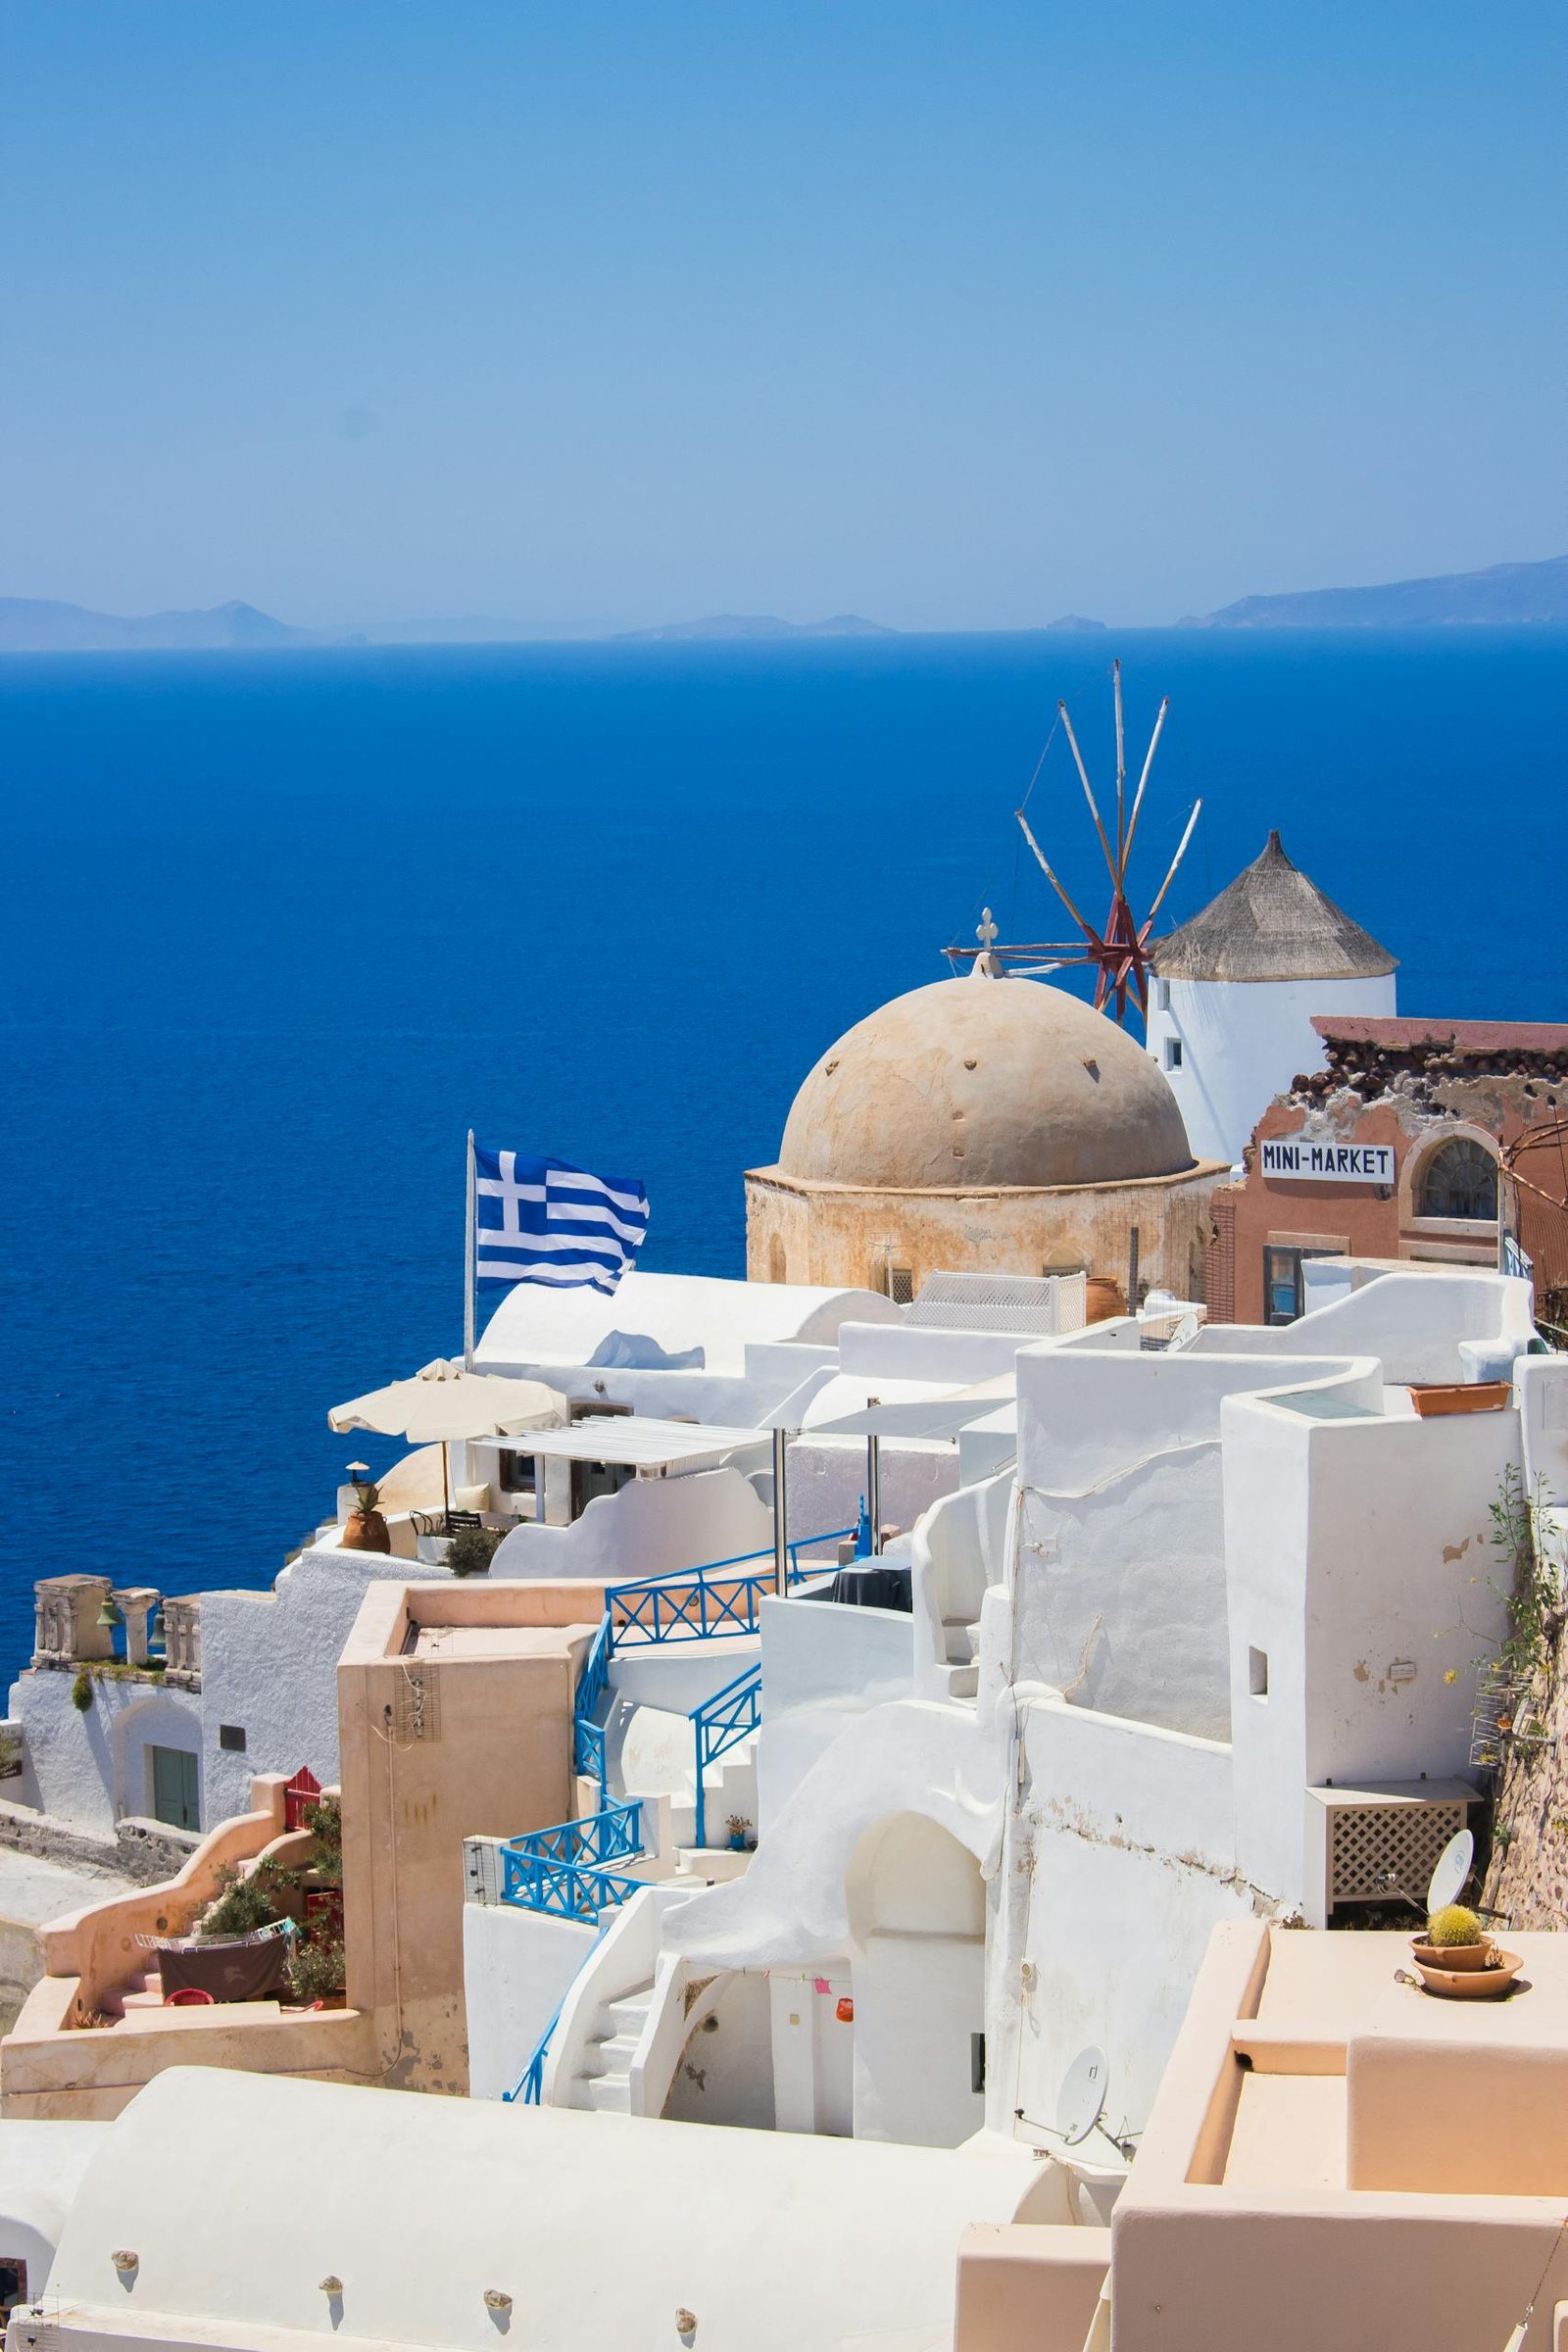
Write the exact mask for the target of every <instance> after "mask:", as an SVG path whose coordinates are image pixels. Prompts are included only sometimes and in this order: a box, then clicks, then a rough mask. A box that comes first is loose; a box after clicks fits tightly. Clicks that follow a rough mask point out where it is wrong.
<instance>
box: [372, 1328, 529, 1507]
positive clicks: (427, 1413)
mask: <svg viewBox="0 0 1568 2352" xmlns="http://www.w3.org/2000/svg"><path fill="white" fill-rule="evenodd" d="M565 1418H566V1399H565V1398H564V1397H563V1396H561V1395H559V1394H558V1392H557V1391H556V1390H555V1389H547V1388H546V1387H545V1385H544V1383H543V1381H540V1380H508V1379H505V1378H504V1377H503V1376H502V1375H501V1374H500V1373H497V1372H466V1371H465V1370H464V1368H463V1366H462V1365H461V1364H456V1363H449V1362H448V1361H447V1359H446V1358H445V1357H444V1356H439V1355H438V1356H437V1357H436V1359H435V1361H434V1363H430V1364H426V1365H425V1366H424V1367H423V1369H422V1370H421V1371H419V1372H417V1373H416V1374H415V1376H414V1378H413V1379H412V1380H394V1381H389V1382H388V1383H387V1386H386V1387H385V1388H384V1389H371V1390H370V1391H369V1392H368V1394H367V1395H366V1396H364V1397H350V1398H349V1401H348V1403H347V1404H338V1405H334V1406H333V1408H332V1410H331V1411H330V1412H329V1413H328V1414H327V1416H326V1420H327V1427H328V1428H329V1429H333V1430H335V1431H336V1432H337V1433H338V1435H339V1436H340V1437H341V1436H344V1435H346V1433H347V1432H348V1431H349V1430H351V1429H373V1430H376V1431H378V1432H379V1433H380V1435H381V1436H382V1437H386V1438H400V1437H401V1438H407V1440H408V1441H409V1444H410V1445H411V1446H440V1448H441V1485H442V1491H443V1493H445V1491H446V1473H447V1453H446V1449H447V1447H448V1446H449V1445H459V1444H462V1443H464V1442H465V1441H466V1440H467V1439H469V1438H510V1437H515V1436H516V1435H517V1434H518V1433H519V1432H520V1431H523V1430H527V1429H554V1428H558V1427H559V1426H560V1425H561V1424H562V1423H563V1422H564V1420H565Z"/></svg>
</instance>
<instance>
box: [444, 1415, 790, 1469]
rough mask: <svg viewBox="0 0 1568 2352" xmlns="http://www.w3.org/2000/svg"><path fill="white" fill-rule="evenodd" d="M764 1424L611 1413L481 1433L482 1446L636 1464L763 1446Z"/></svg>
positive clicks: (706, 1457)
mask: <svg viewBox="0 0 1568 2352" xmlns="http://www.w3.org/2000/svg"><path fill="white" fill-rule="evenodd" d="M767 1442H768V1441H767V1436H766V1433H765V1432H764V1431H762V1430H760V1429H732V1428H730V1427H729V1426H728V1425H727V1424H726V1423H724V1422H718V1421H661V1420H659V1419H658V1418H657V1417H656V1416H655V1415H654V1414H652V1413H607V1414H606V1415H605V1416H604V1418H603V1419H601V1420H594V1419H589V1420H586V1421H574V1422H572V1424H571V1426H570V1428H569V1429H530V1430H528V1431H527V1432H526V1433H525V1434H524V1435H523V1436H521V1437H516V1438H481V1439H477V1440H475V1441H474V1443H475V1444H477V1445H481V1446H504V1447H505V1448H506V1450H507V1451H508V1452H509V1453H531V1454H547V1455H549V1457H550V1458H551V1460H553V1461H565V1462H627V1463H632V1464H635V1465H636V1467H637V1468H638V1469H659V1468H666V1467H672V1466H673V1465H674V1464H675V1463H677V1462H696V1461H716V1460H718V1459H719V1458H720V1457H721V1456H722V1455H724V1454H726V1453H733V1452H735V1450H736V1448H737V1447H738V1446H765V1445H766V1444H767Z"/></svg>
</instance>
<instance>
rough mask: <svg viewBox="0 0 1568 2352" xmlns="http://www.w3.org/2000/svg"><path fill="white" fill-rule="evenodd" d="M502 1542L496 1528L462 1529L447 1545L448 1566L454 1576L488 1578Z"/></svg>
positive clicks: (499, 1531)
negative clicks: (497, 1549) (492, 1562)
mask: <svg viewBox="0 0 1568 2352" xmlns="http://www.w3.org/2000/svg"><path fill="white" fill-rule="evenodd" d="M500 1542H501V1530H500V1529H499V1528H496V1527H460V1528H459V1530H458V1532H457V1534H456V1535H455V1536H454V1537H453V1538H452V1539H451V1541H450V1543H449V1544H447V1566H448V1567H449V1568H450V1569H451V1571H452V1573H453V1575H454V1576H488V1575H489V1573H490V1563H491V1561H492V1560H493V1559H494V1558H495V1555H496V1546H497V1544H499V1543H500Z"/></svg>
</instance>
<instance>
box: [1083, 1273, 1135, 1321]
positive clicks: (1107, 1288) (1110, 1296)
mask: <svg viewBox="0 0 1568 2352" xmlns="http://www.w3.org/2000/svg"><path fill="white" fill-rule="evenodd" d="M1126 1312H1127V1294H1126V1292H1125V1291H1124V1290H1123V1289H1122V1287H1121V1285H1120V1284H1119V1283H1118V1282H1113V1281H1112V1280H1111V1277H1110V1276H1109V1275H1108V1274H1091V1275H1090V1277H1089V1280H1088V1281H1087V1282H1086V1283H1085V1285H1084V1321H1085V1322H1086V1323H1108V1322H1109V1321H1110V1319H1111V1317H1112V1316H1113V1315H1124V1314H1125V1313H1126Z"/></svg>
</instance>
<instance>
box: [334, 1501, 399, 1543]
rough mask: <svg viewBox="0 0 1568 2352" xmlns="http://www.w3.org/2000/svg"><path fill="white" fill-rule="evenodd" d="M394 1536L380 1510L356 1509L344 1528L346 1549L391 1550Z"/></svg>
mask: <svg viewBox="0 0 1568 2352" xmlns="http://www.w3.org/2000/svg"><path fill="white" fill-rule="evenodd" d="M391 1548H392V1538H391V1536H390V1534H389V1533H388V1532H387V1524H386V1521H385V1520H384V1519H383V1518H382V1516H381V1514H380V1512H379V1511H355V1512H353V1513H352V1514H351V1515H350V1517H349V1519H348V1520H347V1522H346V1523H345V1525H344V1529H343V1549H344V1550H345V1551H390V1550H391Z"/></svg>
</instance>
